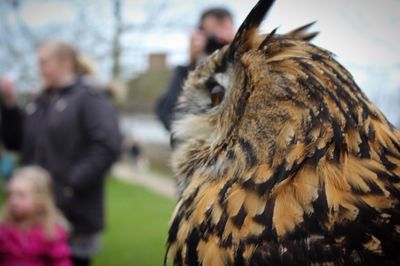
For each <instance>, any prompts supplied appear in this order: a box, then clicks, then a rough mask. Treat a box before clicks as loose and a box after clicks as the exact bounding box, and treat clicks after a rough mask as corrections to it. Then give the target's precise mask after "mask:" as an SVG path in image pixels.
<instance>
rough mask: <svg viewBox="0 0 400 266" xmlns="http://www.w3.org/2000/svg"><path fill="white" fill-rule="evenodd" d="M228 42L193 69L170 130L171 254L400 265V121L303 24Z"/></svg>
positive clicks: (237, 261) (235, 261) (193, 261)
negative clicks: (174, 197) (174, 186)
mask: <svg viewBox="0 0 400 266" xmlns="http://www.w3.org/2000/svg"><path fill="white" fill-rule="evenodd" d="M273 2H274V1H269V0H260V1H259V2H258V3H257V5H256V6H255V7H254V8H253V10H252V11H251V12H250V14H249V15H248V17H247V18H246V20H245V21H244V22H243V24H242V25H241V27H240V28H239V30H238V32H237V34H236V36H235V38H234V40H233V42H232V43H231V44H230V45H228V46H226V47H224V48H222V49H221V50H219V51H217V52H215V53H214V54H212V55H211V56H210V57H209V58H208V59H207V60H206V61H205V62H204V63H203V64H202V65H200V66H198V67H197V68H196V69H195V70H194V71H193V72H192V73H191V74H190V75H189V77H188V79H187V81H186V83H185V85H184V89H183V93H182V95H181V97H180V99H179V102H178V105H177V108H176V115H175V121H174V124H173V130H172V132H173V133H172V143H173V149H174V151H173V155H172V165H173V168H174V172H175V174H176V176H177V177H178V178H179V183H180V188H181V192H180V195H179V200H178V202H177V205H176V208H175V210H174V212H173V214H172V218H171V222H170V228H169V233H168V239H167V251H166V260H165V262H164V263H168V262H172V263H173V264H174V265H213V266H219V265H400V206H399V204H400V203H399V200H400V167H399V166H400V133H399V131H398V130H397V129H396V128H394V127H393V125H391V124H390V123H389V122H388V121H387V119H386V118H385V116H384V115H383V114H382V113H381V112H380V110H378V109H377V107H376V106H375V105H374V104H373V103H371V102H370V101H369V100H368V98H367V97H366V96H365V94H364V93H363V92H362V91H361V90H360V88H359V87H358V86H357V84H356V83H355V81H354V79H353V77H352V76H351V74H350V73H349V72H348V71H347V70H346V69H345V68H344V67H343V66H342V65H340V64H339V63H338V62H337V61H336V60H335V59H334V57H333V55H332V54H331V53H330V52H328V51H326V50H324V49H321V48H319V47H317V46H315V45H313V44H311V43H310V42H309V39H311V38H312V37H314V36H315V34H314V33H307V29H308V27H309V26H310V25H306V26H304V27H301V28H299V29H296V30H294V31H292V32H290V33H288V34H283V35H280V34H277V33H276V31H273V32H271V33H269V34H266V35H265V34H260V33H259V26H260V24H261V22H262V20H263V18H264V16H265V14H266V13H267V11H268V10H269V9H270V7H271V6H272V4H273Z"/></svg>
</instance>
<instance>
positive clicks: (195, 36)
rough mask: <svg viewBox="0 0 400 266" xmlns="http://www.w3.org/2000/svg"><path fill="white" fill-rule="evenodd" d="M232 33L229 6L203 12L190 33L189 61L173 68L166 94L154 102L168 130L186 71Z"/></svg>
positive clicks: (218, 46) (230, 39) (232, 24)
mask: <svg viewBox="0 0 400 266" xmlns="http://www.w3.org/2000/svg"><path fill="white" fill-rule="evenodd" d="M234 36H235V28H234V23H233V17H232V15H231V13H230V12H229V11H228V10H226V9H224V8H212V9H208V10H206V11H204V12H203V13H202V15H201V18H200V23H199V26H198V28H197V29H196V30H195V31H193V33H192V34H191V37H190V51H189V65H187V66H178V67H177V68H176V69H175V71H174V74H173V76H172V78H171V79H170V82H169V84H168V86H167V88H166V92H165V94H164V95H163V96H162V97H161V98H160V99H159V101H158V103H157V106H156V113H157V116H158V118H159V119H160V121H161V122H162V123H163V125H164V126H165V128H166V129H167V130H170V127H171V120H172V118H173V111H174V108H175V104H176V102H177V100H178V97H179V95H180V93H181V91H182V86H183V82H184V81H185V80H186V78H187V76H188V73H189V71H190V70H193V69H194V68H195V67H196V65H198V64H199V63H201V62H202V61H204V59H205V58H206V57H207V56H208V55H210V54H212V53H213V52H214V51H215V50H217V49H220V48H222V47H223V46H225V45H226V44H229V43H230V42H231V41H232V40H233V38H234Z"/></svg>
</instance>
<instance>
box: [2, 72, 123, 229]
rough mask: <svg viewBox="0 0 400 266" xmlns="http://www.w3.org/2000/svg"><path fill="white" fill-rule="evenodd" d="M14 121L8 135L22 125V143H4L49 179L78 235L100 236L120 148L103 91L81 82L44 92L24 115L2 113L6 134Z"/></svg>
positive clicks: (114, 117)
mask: <svg viewBox="0 0 400 266" xmlns="http://www.w3.org/2000/svg"><path fill="white" fill-rule="evenodd" d="M11 117H12V120H13V121H14V126H13V127H10V130H16V128H18V127H16V126H15V124H18V123H16V122H17V121H18V120H19V121H20V123H21V127H22V138H21V141H20V142H19V144H20V145H16V143H18V141H16V140H15V139H12V138H8V139H5V144H6V146H9V148H14V149H15V148H19V149H20V150H21V156H22V162H23V164H37V165H40V166H42V167H43V168H45V169H47V170H48V171H49V172H50V173H51V175H52V176H53V180H54V192H55V197H56V202H57V205H58V207H59V208H60V209H61V210H62V212H63V213H64V215H65V216H66V217H67V219H68V220H69V221H70V222H71V224H72V226H73V231H74V233H96V232H99V231H100V230H101V229H102V228H103V227H104V181H105V180H104V179H105V175H106V173H107V171H108V169H109V168H110V166H111V164H112V163H113V162H114V161H115V160H116V159H117V157H118V155H119V152H120V148H121V134H120V132H119V129H118V128H119V127H118V119H117V116H116V112H115V110H114V108H113V106H112V104H111V102H110V100H109V99H108V98H107V96H106V95H105V93H104V90H103V89H102V88H101V87H100V86H98V85H95V83H94V82H91V81H90V80H88V79H85V78H80V79H79V80H78V81H77V82H76V83H75V84H74V85H72V86H69V87H65V88H63V89H61V90H57V91H50V90H46V91H45V92H43V93H42V94H41V95H39V96H38V97H37V98H36V99H35V100H34V101H32V102H31V103H29V104H28V105H27V106H26V108H25V110H24V111H19V110H17V109H14V110H11V109H9V110H4V111H3V118H5V119H3V126H4V128H3V130H4V131H7V121H10V120H11ZM18 117H19V118H18ZM15 133H16V134H15V136H16V137H18V133H17V132H15ZM5 134H6V135H8V136H10V135H12V133H8V134H7V133H5ZM7 144H10V145H7Z"/></svg>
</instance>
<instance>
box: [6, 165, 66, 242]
mask: <svg viewBox="0 0 400 266" xmlns="http://www.w3.org/2000/svg"><path fill="white" fill-rule="evenodd" d="M16 179H18V180H23V181H26V182H29V183H30V184H32V186H33V190H34V191H33V193H35V196H36V197H35V198H36V199H37V201H38V203H40V204H41V208H40V210H39V212H38V213H37V214H36V217H34V218H35V219H34V221H35V222H37V223H39V224H40V225H41V226H43V229H44V232H45V233H46V235H47V236H48V237H49V238H54V237H55V236H56V227H57V226H61V227H62V228H64V229H65V230H67V231H68V229H69V226H68V222H67V221H66V219H65V218H64V216H63V215H62V214H61V213H60V211H59V210H58V209H57V207H56V206H55V203H54V197H53V189H52V180H51V176H50V174H49V173H48V172H47V171H46V170H44V169H43V168H41V167H38V166H25V167H22V168H19V169H17V170H15V172H14V173H13V175H12V177H11V179H10V182H11V181H12V180H16ZM10 221H11V216H10V212H9V210H8V208H7V204H5V206H4V207H3V210H2V212H1V215H0V224H3V223H7V222H10Z"/></svg>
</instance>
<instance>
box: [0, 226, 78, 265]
mask: <svg viewBox="0 0 400 266" xmlns="http://www.w3.org/2000/svg"><path fill="white" fill-rule="evenodd" d="M56 233H57V234H56V237H55V238H54V239H49V238H48V237H46V235H45V233H44V231H43V229H42V228H38V227H36V228H33V229H31V230H29V231H23V230H21V229H19V228H17V227H15V226H12V225H7V224H6V225H1V226H0V266H17V265H18V266H20V265H21V266H22V265H23V266H72V263H71V261H70V255H71V254H70V249H69V247H68V243H67V234H66V232H65V231H64V230H63V229H62V228H61V227H57V229H56Z"/></svg>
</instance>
